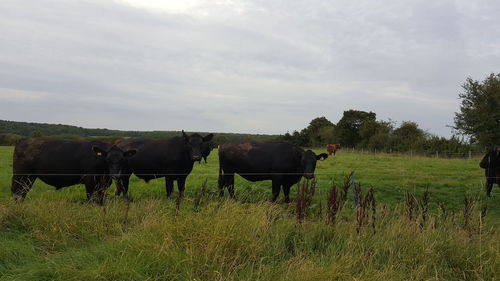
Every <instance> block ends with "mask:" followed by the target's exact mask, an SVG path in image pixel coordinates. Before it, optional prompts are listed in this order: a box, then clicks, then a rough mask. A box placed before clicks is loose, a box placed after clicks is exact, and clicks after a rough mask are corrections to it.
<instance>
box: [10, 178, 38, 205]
mask: <svg viewBox="0 0 500 281" xmlns="http://www.w3.org/2000/svg"><path fill="white" fill-rule="evenodd" d="M35 180H36V177H35V176H17V175H14V176H12V185H11V191H12V196H13V197H14V200H16V201H22V200H24V198H25V197H26V194H28V192H29V191H30V189H31V187H32V186H33V183H34V182H35Z"/></svg>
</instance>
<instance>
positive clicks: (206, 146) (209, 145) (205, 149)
mask: <svg viewBox="0 0 500 281" xmlns="http://www.w3.org/2000/svg"><path fill="white" fill-rule="evenodd" d="M214 147H215V145H214V143H213V142H211V141H209V142H204V143H202V144H201V148H200V151H201V157H202V158H203V160H205V163H207V157H208V155H210V152H211V151H212V149H214ZM198 163H200V164H201V159H200V160H199V161H198Z"/></svg>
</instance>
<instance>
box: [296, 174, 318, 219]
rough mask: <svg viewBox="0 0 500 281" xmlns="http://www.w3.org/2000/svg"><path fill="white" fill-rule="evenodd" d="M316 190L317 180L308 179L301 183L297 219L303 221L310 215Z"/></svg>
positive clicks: (297, 199)
mask: <svg viewBox="0 0 500 281" xmlns="http://www.w3.org/2000/svg"><path fill="white" fill-rule="evenodd" d="M315 192H316V180H315V179H313V180H310V181H309V180H306V181H302V182H301V183H299V192H298V195H297V198H296V199H295V202H296V204H297V207H296V209H295V212H296V216H297V220H298V221H303V220H304V219H305V218H306V217H307V216H308V215H309V207H310V206H311V203H312V199H313V196H314V193H315Z"/></svg>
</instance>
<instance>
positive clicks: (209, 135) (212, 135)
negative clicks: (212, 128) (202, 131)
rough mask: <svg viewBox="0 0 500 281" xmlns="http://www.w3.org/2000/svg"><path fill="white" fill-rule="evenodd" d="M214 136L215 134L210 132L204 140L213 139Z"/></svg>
mask: <svg viewBox="0 0 500 281" xmlns="http://www.w3.org/2000/svg"><path fill="white" fill-rule="evenodd" d="M213 137H214V134H208V135H206V136H204V137H203V142H208V141H211V140H212V138H213Z"/></svg>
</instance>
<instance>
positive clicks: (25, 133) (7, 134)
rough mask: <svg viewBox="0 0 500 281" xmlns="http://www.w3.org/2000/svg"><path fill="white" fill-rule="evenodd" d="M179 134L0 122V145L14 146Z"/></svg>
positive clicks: (221, 137) (220, 136) (261, 137)
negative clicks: (38, 140)
mask: <svg viewBox="0 0 500 281" xmlns="http://www.w3.org/2000/svg"><path fill="white" fill-rule="evenodd" d="M200 133H201V134H207V132H200ZM180 135H181V132H180V131H121V130H109V129H89V128H82V127H77V126H71V125H62V124H46V123H32V122H16V121H7V120H0V145H14V144H15V143H16V142H17V140H19V139H21V138H24V137H58V138H80V139H95V140H102V141H111V142H113V141H115V140H117V139H122V138H169V137H174V136H180ZM276 138H277V135H265V134H237V133H216V134H215V137H214V139H213V141H214V142H215V143H222V142H225V141H228V140H244V139H252V140H257V141H264V142H265V141H272V140H276Z"/></svg>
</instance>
